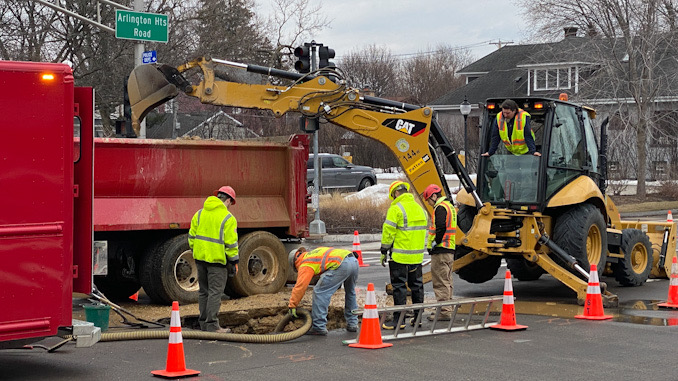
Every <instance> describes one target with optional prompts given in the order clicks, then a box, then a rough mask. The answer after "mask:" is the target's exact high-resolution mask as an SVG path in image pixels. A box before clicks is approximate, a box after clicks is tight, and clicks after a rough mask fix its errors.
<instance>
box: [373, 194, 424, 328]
mask: <svg viewBox="0 0 678 381" xmlns="http://www.w3.org/2000/svg"><path fill="white" fill-rule="evenodd" d="M388 196H389V198H390V199H391V200H393V201H392V202H391V206H390V207H389V208H388V211H387V212H386V220H385V221H384V225H383V227H382V233H381V265H382V266H386V260H387V259H388V258H387V257H388V256H389V255H390V257H391V258H390V259H389V260H388V271H389V274H390V276H391V285H392V286H393V304H394V305H396V306H399V305H404V304H407V287H408V286H409V287H410V290H411V291H412V303H423V302H424V281H423V276H422V270H421V263H422V262H423V261H424V252H425V251H426V234H427V230H428V223H427V221H428V219H427V215H426V211H425V210H424V208H422V207H421V206H420V205H419V204H417V202H416V201H415V200H414V196H413V195H412V193H410V184H408V183H405V182H402V181H394V182H393V183H391V186H390V187H389V189H388ZM415 313H416V315H415V317H414V318H412V320H411V321H410V324H412V325H414V324H415V322H416V321H417V320H418V314H419V313H420V311H416V312H415ZM399 319H400V312H394V313H393V323H392V324H388V323H384V325H382V328H384V329H394V328H395V325H396V324H397V322H398V320H399ZM400 328H401V329H402V328H405V325H404V324H402V325H401V327H400Z"/></svg>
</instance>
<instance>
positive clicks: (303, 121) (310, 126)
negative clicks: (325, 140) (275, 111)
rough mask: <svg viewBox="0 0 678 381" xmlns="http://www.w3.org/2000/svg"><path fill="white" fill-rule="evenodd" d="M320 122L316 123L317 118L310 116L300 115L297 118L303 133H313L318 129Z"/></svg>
mask: <svg viewBox="0 0 678 381" xmlns="http://www.w3.org/2000/svg"><path fill="white" fill-rule="evenodd" d="M319 127H320V123H318V118H310V117H307V116H302V117H300V118H299V128H300V129H301V131H303V132H305V133H308V134H310V133H313V132H315V131H318V128H319Z"/></svg>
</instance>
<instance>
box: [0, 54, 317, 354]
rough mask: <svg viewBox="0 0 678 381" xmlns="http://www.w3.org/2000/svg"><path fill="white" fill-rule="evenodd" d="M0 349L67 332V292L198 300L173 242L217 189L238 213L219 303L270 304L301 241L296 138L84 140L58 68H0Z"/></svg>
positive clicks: (184, 251)
mask: <svg viewBox="0 0 678 381" xmlns="http://www.w3.org/2000/svg"><path fill="white" fill-rule="evenodd" d="M0 85H2V87H3V88H4V89H10V90H11V91H5V92H3V95H2V96H1V97H0V107H1V109H2V113H0V128H2V133H3V139H1V140H0V185H1V186H0V258H2V265H0V290H2V291H1V292H0V348H9V347H17V346H21V345H25V344H26V343H30V342H33V341H37V340H40V339H42V338H44V337H48V336H54V335H56V334H57V333H58V332H59V331H64V330H65V331H66V332H67V333H70V334H71V335H73V336H75V337H76V338H77V339H78V341H77V342H78V345H80V346H85V345H91V344H93V343H95V342H96V341H98V337H100V333H101V332H100V330H99V328H97V327H93V325H92V324H91V323H86V322H76V321H73V320H72V295H73V292H78V293H84V294H90V293H91V292H92V291H93V282H94V284H96V285H97V286H98V288H99V289H100V290H101V291H103V292H104V294H105V295H106V296H107V297H109V298H115V297H127V296H130V295H132V294H134V293H135V292H136V291H137V290H139V288H140V287H141V286H143V287H144V290H145V291H146V293H147V294H148V295H149V296H150V297H151V298H152V299H153V300H155V301H156V302H160V303H170V302H171V301H173V300H179V301H182V302H191V301H195V300H197V289H198V283H197V275H196V269H195V263H194V262H193V259H192V255H191V252H190V250H189V248H188V242H187V238H186V233H187V231H188V228H189V225H190V220H191V218H192V216H193V214H194V213H195V212H196V211H197V210H198V209H200V208H201V207H202V204H203V201H204V200H205V198H206V197H207V196H209V195H211V194H212V192H213V191H214V190H215V189H218V188H219V187H220V186H221V185H224V184H228V185H231V186H233V188H235V190H236V192H237V195H238V196H237V197H238V203H237V205H236V206H234V207H233V208H231V210H232V212H233V214H234V215H235V216H236V217H237V218H238V227H239V229H238V234H239V248H240V271H239V272H238V275H237V276H236V277H235V278H233V279H231V280H230V281H229V284H228V286H227V290H226V292H227V293H230V294H232V295H251V294H257V293H268V292H276V291H278V290H280V289H281V288H282V287H283V286H284V284H285V282H286V280H287V256H286V248H285V244H286V243H288V242H289V243H291V244H294V243H295V242H298V241H299V239H300V238H302V237H304V236H306V235H307V234H308V228H307V217H306V200H305V197H306V161H307V159H308V137H307V136H306V135H295V136H292V137H289V138H284V139H264V140H253V141H237V142H218V141H196V140H172V141H167V140H145V139H99V138H96V139H95V138H94V137H93V131H94V128H93V125H94V114H93V111H94V107H93V104H94V103H93V102H94V101H93V99H94V92H93V90H92V89H91V88H79V87H75V86H74V78H73V75H72V72H71V69H70V68H69V67H68V66H67V65H63V64H49V63H35V62H10V61H0Z"/></svg>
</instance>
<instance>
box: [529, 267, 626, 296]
mask: <svg viewBox="0 0 678 381" xmlns="http://www.w3.org/2000/svg"><path fill="white" fill-rule="evenodd" d="M530 257H531V256H530V255H526V256H525V258H526V259H527V260H529V261H532V260H531V259H530ZM534 262H535V263H536V264H537V265H539V266H540V267H541V268H543V269H544V270H545V271H546V272H547V273H549V274H551V275H552V276H553V277H554V278H556V279H558V280H559V281H560V282H562V283H563V284H564V285H566V286H567V287H569V288H570V289H572V290H573V291H574V292H576V293H577V302H578V303H579V304H583V303H584V301H585V300H586V291H587V289H588V286H589V285H588V282H585V281H584V280H582V279H581V278H579V277H577V276H576V275H574V274H573V273H571V272H569V271H567V270H566V269H565V268H563V267H562V266H560V265H558V264H557V263H556V262H554V261H553V259H551V258H549V256H548V255H546V254H537V255H536V261H534ZM605 288H606V287H605V285H604V283H602V282H601V296H602V299H603V305H604V306H605V307H616V306H617V305H618V304H619V298H618V297H617V295H615V294H612V293H611V292H609V291H607V290H605Z"/></svg>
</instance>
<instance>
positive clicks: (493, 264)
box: [454, 205, 501, 283]
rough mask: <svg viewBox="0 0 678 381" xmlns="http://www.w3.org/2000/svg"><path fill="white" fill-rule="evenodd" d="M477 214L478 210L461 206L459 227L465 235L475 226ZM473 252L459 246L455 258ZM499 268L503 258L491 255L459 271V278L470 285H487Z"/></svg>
mask: <svg viewBox="0 0 678 381" xmlns="http://www.w3.org/2000/svg"><path fill="white" fill-rule="evenodd" d="M477 213H478V210H477V209H476V208H474V207H472V206H468V205H461V206H460V207H459V212H458V213H457V227H458V228H459V229H461V231H463V232H464V233H468V231H469V230H471V226H473V219H474V218H475V216H476V214H477ZM472 251H473V249H471V248H469V247H466V246H463V245H457V247H456V250H455V254H454V258H455V259H459V258H461V257H463V256H465V255H467V254H469V253H470V252H472ZM499 266H501V257H499V256H496V255H491V256H489V257H487V258H485V259H481V260H479V261H474V262H471V263H469V264H468V265H466V266H464V267H462V268H461V269H459V271H458V272H457V273H458V274H459V278H461V279H463V280H465V281H467V282H469V283H485V282H487V281H488V280H490V279H492V278H494V276H495V275H497V272H498V271H499ZM455 271H456V270H455Z"/></svg>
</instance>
